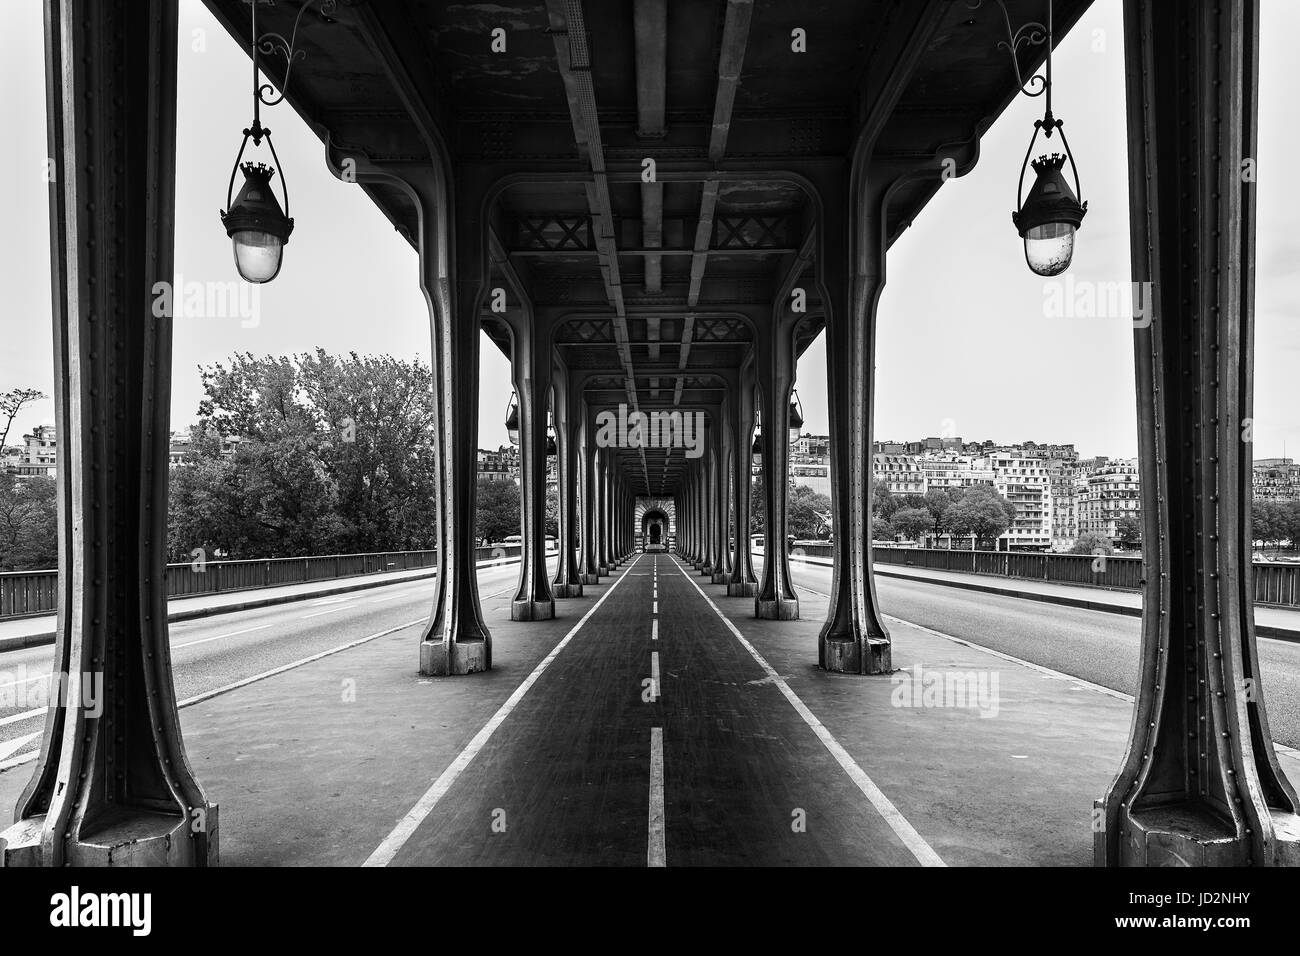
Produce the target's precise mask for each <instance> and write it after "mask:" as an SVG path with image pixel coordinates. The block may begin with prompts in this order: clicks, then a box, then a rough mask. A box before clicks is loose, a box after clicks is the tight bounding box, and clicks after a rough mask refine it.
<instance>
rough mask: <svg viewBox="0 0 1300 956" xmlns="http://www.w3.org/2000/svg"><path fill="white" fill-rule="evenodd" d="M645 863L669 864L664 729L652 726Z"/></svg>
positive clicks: (654, 864)
mask: <svg viewBox="0 0 1300 956" xmlns="http://www.w3.org/2000/svg"><path fill="white" fill-rule="evenodd" d="M649 824H650V825H649V834H648V836H647V838H646V852H645V865H646V866H667V865H668V858H667V854H666V852H665V847H664V731H663V728H662V727H651V728H650V821H649Z"/></svg>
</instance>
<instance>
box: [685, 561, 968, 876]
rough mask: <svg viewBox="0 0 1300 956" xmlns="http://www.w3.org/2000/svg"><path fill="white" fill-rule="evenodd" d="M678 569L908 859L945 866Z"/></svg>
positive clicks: (752, 648)
mask: <svg viewBox="0 0 1300 956" xmlns="http://www.w3.org/2000/svg"><path fill="white" fill-rule="evenodd" d="M678 570H679V571H681V572H682V577H684V578H686V580H687V581H690V582H691V586H692V587H694V588H695V590H696V591H699V592H700V597H702V598H704V600H705V603H707V604H708V605H709V607H711V608H713V613H715V614H717V615H718V618H719V619H720V620H721V621H722V623H723V624H725V625H726V627H727V630H729V631H731V633H732V635H733V636H734V637H735V638H736V640H738V641H740V643H741V646H743V647H744V648H745V650H747V651H749V655H750V657H752V658H754V661H755V662H756V663H757V664H758V666H759V667H761V668H762V669H763V671H764V673H766V674H767V676H768V679H769V680H770V681H771V682H772V684H773V685H774V686H775V687H776V688H777V690H779V691H780V692H781V694H782V695H783V696H784V697H785V699H786V700H788V701H789V702H790V706H791V707H793V708H794V709H795V711H796V712H797V713H798V714H799V716H800V717H802V718H803V719H804V723H806V724H807V725H808V726H809V727H810V728H812V732H813V733H814V734H816V735H817V738H818V739H819V740H820V741H821V742H822V746H824V747H825V748H826V749H827V750H828V751H830V754H831V756H832V757H834V758H835V761H836V763H838V764H839V765H840V767H841V768H842V769H843V770H844V772H845V773H846V774H848V776H849V779H850V780H852V781H853V782H854V783H855V784H856V785H857V787H858V789H859V790H861V791H862V795H863V796H865V797H866V798H867V799H868V800H869V801H870V802H871V805H872V806H873V807H875V808H876V812H877V813H879V814H880V816H881V817H882V818H884V821H885V822H886V823H887V824H889V828H890V829H891V830H893V831H894V833H895V834H897V836H898V838H899V840H901V841H902V842H903V845H904V846H905V847H907V849H908V850H909V851H910V852H911V854H912V856H914V857H916V860H917V862H918V863H920V864H921V865H922V866H946V865H947V864H946V863H944V862H943V860H942V859H940V857H939V854H938V853H935V852H934V848H933V847H932V846H930V844H929V843H927V842H926V841H925V838H924V837H923V836H921V834H920V833H918V832H917V831H916V828H915V827H913V826H912V824H910V823H908V822H907V819H906V818H905V817H904V816H903V814H902V813H901V812H900V811H899V809H898V808H897V807H896V806H894V804H893V802H891V801H890V799H889V798H888V797H886V796H885V794H884V793H883V792H882V791H881V790H880V788H879V787H877V786H876V784H875V783H874V781H872V779H871V778H870V777H869V776H867V774H866V771H864V770H863V769H862V768H861V767H859V766H858V764H857V761H855V760H854V759H853V757H852V756H850V754H849V752H848V751H847V750H845V749H844V748H843V747H842V746H841V745H840V742H839V741H838V740H836V739H835V737H834V736H833V735H832V734H831V732H830V731H829V730H827V729H826V727H825V726H824V725H823V724H822V722H821V721H820V720H818V719H817V716H816V715H815V714H814V713H813V712H812V711H811V710H809V709H808V705H807V704H805V703H804V702H803V701H802V700H800V699H799V696H798V695H797V694H796V693H795V692H794V691H793V690H791V689H790V685H789V684H787V683H786V682H785V680H784V679H783V678H782V677H781V675H780V674H778V673H777V672H776V670H775V669H773V667H772V665H771V664H769V663H768V662H767V660H766V659H765V658H764V657H763V655H762V654H760V653H759V652H758V649H757V648H755V647H754V645H753V644H751V643H749V641H747V640H746V639H745V635H744V634H741V633H740V629H739V628H737V627H736V625H735V624H733V623H731V619H730V618H729V617H727V615H725V614H723V613H722V610H721V609H720V608H719V607H718V606H717V605H716V604H714V603H713V600H712V599H711V598H710V597H709V596H708V595H707V594H705V593H704V589H703V588H702V587H700V586H699V584H697V583H696V582H695V579H694V578H692V577H691V576H690V575H689V574H687V573H686V571H685V570H683V569H682V568H681V567H680V566H678Z"/></svg>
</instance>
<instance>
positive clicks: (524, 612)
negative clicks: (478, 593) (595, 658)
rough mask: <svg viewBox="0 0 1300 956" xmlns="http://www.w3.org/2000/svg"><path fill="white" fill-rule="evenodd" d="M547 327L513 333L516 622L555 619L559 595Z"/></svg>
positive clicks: (513, 611) (539, 324)
mask: <svg viewBox="0 0 1300 956" xmlns="http://www.w3.org/2000/svg"><path fill="white" fill-rule="evenodd" d="M549 331H550V330H549V328H548V327H547V323H546V322H545V321H543V320H541V319H540V317H537V319H536V320H535V321H534V322H532V323H530V327H529V328H526V329H522V330H520V331H518V332H516V333H515V334H514V348H513V349H512V351H513V355H512V359H513V361H512V362H511V372H512V373H513V376H514V385H515V391H516V392H517V393H518V395H519V472H520V495H519V498H520V504H521V511H522V519H523V520H522V524H523V540H522V552H523V553H522V555H521V556H520V558H521V559H520V562H519V587H518V589H517V590H516V591H515V596H514V600H512V601H511V602H510V619H511V620H512V621H548V620H550V619H551V618H553V617H555V595H554V594H552V593H551V576H550V573H549V572H548V571H547V570H546V412H547V408H548V407H549V405H550V399H551V367H552V356H551V344H550V335H549Z"/></svg>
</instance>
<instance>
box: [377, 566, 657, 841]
mask: <svg viewBox="0 0 1300 956" xmlns="http://www.w3.org/2000/svg"><path fill="white" fill-rule="evenodd" d="M630 570H632V565H629V566H628V571H630ZM625 577H627V571H624V572H623V573H622V574H621V575H619V577H618V579H617V580H616V581H615V582H614V583H613V584H611V585H610V587H609V590H608V591H606V592H605V593H604V594H602V595H601V596H600V600H599V601H597V602H596V603H595V604H593V605H592V606H591V609H590V610H589V611H587V613H586V614H584V615H583V616H582V619H581V620H580V621H578V623H577V624H575V625H574V626H573V629H572V630H570V631H569V633H568V634H566V635H564V637H563V639H561V641H560V643H558V644H556V645H555V647H554V648H552V650H551V652H550V653H549V654H547V655H546V657H544V658H543V659H542V662H541V663H540V664H538V665H537V666H536V667H535V668H533V672H532V673H531V674H529V675H528V676H527V677H525V678H524V681H523V683H522V684H520V685H519V686H518V687H516V688H515V692H514V693H513V694H511V695H510V697H509V698H508V699H507V700H506V702H505V703H504V704H502V705H501V707H500V708H499V709H498V710H497V712H496V713H495V714H493V715H492V718H491V719H490V720H489V721H488V722H487V723H486V724H484V725H483V729H482V730H480V731H479V732H478V733H477V734H475V735H474V739H473V740H471V741H470V742H469V743H468V744H467V745H466V747H465V749H464V750H462V751H461V752H460V755H459V756H458V757H457V758H456V759H455V760H453V761H452V762H451V765H450V766H448V767H447V769H446V770H444V771H443V772H442V773H441V774H440V775H439V776H438V779H437V780H435V781H434V782H433V786H431V787H430V788H429V789H428V790H427V791H426V792H425V794H424V796H422V797H420V799H419V800H417V801H416V803H415V806H413V807H411V809H410V810H409V811H408V812H407V814H406V816H404V817H403V818H402V819H401V820H399V821H398V823H397V826H395V827H394V828H393V832H392V833H390V834H388V836H387V837H385V838H384V841H383V842H382V843H380V844H379V846H377V847H376V848H375V851H374V852H373V853H371V854H370V856H369V857H367V858H366V862H365V863H363V864H362V866H387V865H388V864H389V863H391V862H392V861H393V858H394V857H395V856H397V853H398V851H399V850H401V848H402V847H403V846H405V845H406V841H407V840H409V839H410V838H411V836H412V835H413V834H414V833H415V831H416V830H417V829H418V828H419V826H420V824H421V823H423V822H424V820H425V819H426V818H427V817H428V816H429V814H430V813H432V812H433V808H434V807H436V806H437V805H438V801H440V800H441V799H442V798H443V797H444V796H445V795H446V793H447V791H448V790H450V789H451V787H452V784H454V783H455V782H456V780H457V778H458V777H459V776H460V775H461V774H462V773H464V772H465V768H466V767H468V766H469V765H470V763H471V762H472V761H473V760H474V758H475V757H476V756H478V753H479V751H481V750H482V749H483V747H484V746H485V745H486V744H487V742H488V741H489V740H491V739H492V735H493V734H494V733H496V730H497V728H498V727H500V726H501V724H502V723H503V722H504V721H505V719H506V718H507V717H509V716H510V713H511V712H512V711H513V710H514V709H515V708H516V707H517V706H518V705H519V702H520V701H521V700H523V699H524V695H525V694H527V693H528V691H529V689H530V688H531V687H532V686H533V684H535V683H537V679H538V678H539V677H541V676H542V673H543V672H544V671H545V670H546V668H548V667H550V666H551V662H552V661H553V660H555V658H556V657H558V656H559V654H560V652H561V651H562V650H564V648H565V647H567V646H568V644H569V641H571V640H573V637H574V635H575V634H577V633H578V631H580V630H581V629H582V626H583V625H584V624H586V623H587V621H588V620H590V619H591V616H592V615H593V614H595V613H596V612H597V611H598V610H599V609H600V606H601V605H602V604H604V603H605V599H606V598H608V597H609V596H610V595H611V594H613V593H614V590H615V589H616V588H617V587H618V586H619V585H620V584H622V583H623V578H625Z"/></svg>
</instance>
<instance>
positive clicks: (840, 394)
mask: <svg viewBox="0 0 1300 956" xmlns="http://www.w3.org/2000/svg"><path fill="white" fill-rule="evenodd" d="M862 179H863V180H864V181H862V182H856V183H852V184H850V183H849V182H848V172H847V170H845V171H844V172H843V173H842V174H841V175H839V176H838V177H833V178H832V177H828V179H827V181H826V182H825V184H824V185H823V187H822V190H821V192H822V196H821V200H822V216H821V220H820V222H819V224H818V229H819V233H820V234H819V236H818V256H817V269H818V280H819V284H820V286H821V291H822V296H821V297H822V302H823V305H824V307H825V310H826V366H827V369H826V371H827V375H826V378H827V388H826V393H827V399H828V401H829V405H830V408H829V412H830V433H831V442H830V445H831V472H832V474H833V476H834V477H833V480H834V486H833V492H834V493H833V494H832V499H833V504H834V517H833V531H834V539H835V548H834V569H833V571H832V581H831V600H830V607H829V610H828V613H827V616H826V624H825V625H824V626H823V627H822V630H821V633H820V634H819V635H818V638H817V660H818V663H819V665H820V666H821V667H823V668H824V669H826V670H828V671H834V672H839V673H848V674H885V673H889V672H890V670H891V669H892V667H893V664H892V654H891V642H890V637H889V631H888V630H887V629H886V628H885V625H884V622H883V620H882V619H881V615H880V604H879V601H878V599H877V597H876V581H875V575H874V574H873V573H872V560H871V538H872V534H871V520H872V516H871V471H872V450H871V445H872V433H873V428H874V422H875V368H876V312H877V307H878V305H879V302H880V295H881V293H882V292H883V291H884V286H885V236H884V221H885V217H884V211H885V210H884V203H885V201H886V197H887V195H888V190H887V189H886V188H884V186H883V185H882V182H881V180H885V181H887V180H886V179H885V177H876V176H872V175H871V174H870V173H868V174H867V175H865V176H863V177H862Z"/></svg>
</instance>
